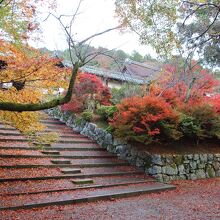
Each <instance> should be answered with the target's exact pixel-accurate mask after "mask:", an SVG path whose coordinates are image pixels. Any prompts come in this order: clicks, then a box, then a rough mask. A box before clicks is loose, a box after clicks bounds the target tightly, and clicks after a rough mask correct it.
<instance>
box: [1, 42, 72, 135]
mask: <svg viewBox="0 0 220 220" xmlns="http://www.w3.org/2000/svg"><path fill="white" fill-rule="evenodd" d="M0 51H1V52H0V61H4V62H5V63H6V64H7V65H6V66H4V67H3V68H0V86H2V85H5V83H6V84H7V83H13V82H19V83H24V87H23V88H22V89H17V88H16V87H15V86H12V87H9V88H8V89H1V87H0V102H14V103H39V102H43V101H45V99H46V97H47V93H49V92H50V93H51V94H53V92H55V91H57V90H58V88H61V87H62V88H67V86H68V82H69V77H70V70H68V69H67V68H59V67H57V66H56V64H57V63H58V62H60V60H59V59H55V58H51V57H49V56H47V55H42V54H41V53H40V52H39V51H38V50H36V49H33V48H30V47H23V48H20V47H17V46H16V45H13V44H10V43H8V42H5V41H3V40H0ZM45 93H46V94H45ZM39 118H40V114H39V113H37V112H22V113H18V112H8V111H0V121H2V122H4V123H8V124H11V125H12V126H14V127H16V128H17V129H19V130H20V131H22V132H30V131H37V130H42V129H43V126H42V125H41V124H40V123H39Z"/></svg>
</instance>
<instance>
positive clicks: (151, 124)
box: [110, 96, 179, 143]
mask: <svg viewBox="0 0 220 220" xmlns="http://www.w3.org/2000/svg"><path fill="white" fill-rule="evenodd" d="M117 108H118V112H116V113H115V114H114V117H113V120H112V121H111V122H110V124H111V126H112V127H113V128H114V130H115V131H114V133H115V135H116V136H118V137H122V138H126V139H127V140H137V141H140V142H144V143H150V142H152V141H158V140H163V139H167V138H174V139H176V138H178V137H179V133H178V132H177V130H176V127H177V122H178V118H179V117H178V114H177V113H176V112H175V111H174V110H173V109H172V108H171V105H170V104H169V103H167V102H165V101H164V99H163V98H161V97H156V96H144V97H132V98H127V99H124V100H123V101H122V102H121V104H119V105H118V106H117Z"/></svg>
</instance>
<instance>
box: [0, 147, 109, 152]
mask: <svg viewBox="0 0 220 220" xmlns="http://www.w3.org/2000/svg"><path fill="white" fill-rule="evenodd" d="M0 149H4V150H38V149H37V147H31V146H30V147H29V146H28V147H20V146H18V147H17V146H12V147H11V146H10V147H5V146H0ZM44 150H45V151H50V150H52V151H53V150H54V151H73V152H74V151H106V149H104V148H101V147H93V146H92V147H44Z"/></svg>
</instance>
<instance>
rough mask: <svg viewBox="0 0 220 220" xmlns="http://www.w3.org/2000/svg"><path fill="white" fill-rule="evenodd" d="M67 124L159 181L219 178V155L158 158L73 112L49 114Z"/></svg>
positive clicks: (49, 111) (156, 155)
mask: <svg viewBox="0 0 220 220" xmlns="http://www.w3.org/2000/svg"><path fill="white" fill-rule="evenodd" d="M46 112H47V113H48V114H49V115H51V116H53V117H54V118H57V119H59V120H60V121H62V122H64V123H66V125H67V126H69V127H71V128H72V129H73V130H74V131H76V132H79V133H80V134H83V135H85V136H87V137H90V138H91V139H92V140H95V141H96V142H97V143H98V144H99V145H101V146H102V147H103V148H105V149H107V150H108V151H109V152H112V153H116V154H117V155H118V156H119V157H120V158H122V159H125V160H127V161H128V162H129V163H130V164H132V165H136V166H137V167H139V168H140V169H142V170H144V171H145V172H146V173H148V174H150V175H152V176H153V177H155V178H156V179H157V180H159V181H162V182H169V181H171V180H177V179H191V180H194V179H201V178H211V177H219V176H220V154H188V155H158V154H149V153H147V152H143V151H138V150H137V149H136V148H135V146H131V145H130V144H127V143H125V142H124V141H122V140H119V139H116V138H114V137H113V136H112V135H111V134H110V133H108V132H106V131H105V130H103V129H101V128H98V127H97V125H95V124H93V123H89V122H86V121H84V120H79V119H78V118H77V117H76V116H75V115H73V114H72V113H70V112H61V111H60V109H59V108H53V109H49V110H47V111H46Z"/></svg>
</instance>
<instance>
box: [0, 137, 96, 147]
mask: <svg viewBox="0 0 220 220" xmlns="http://www.w3.org/2000/svg"><path fill="white" fill-rule="evenodd" d="M0 142H30V140H29V139H26V138H23V139H20V138H4V139H0ZM32 143H33V144H36V145H38V143H36V142H32ZM56 143H64V144H68V143H69V144H75V143H76V144H77V143H79V144H88V143H91V144H92V143H96V142H95V141H92V140H90V139H87V138H83V139H79V138H78V140H58V141H56ZM42 145H45V144H42Z"/></svg>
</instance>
